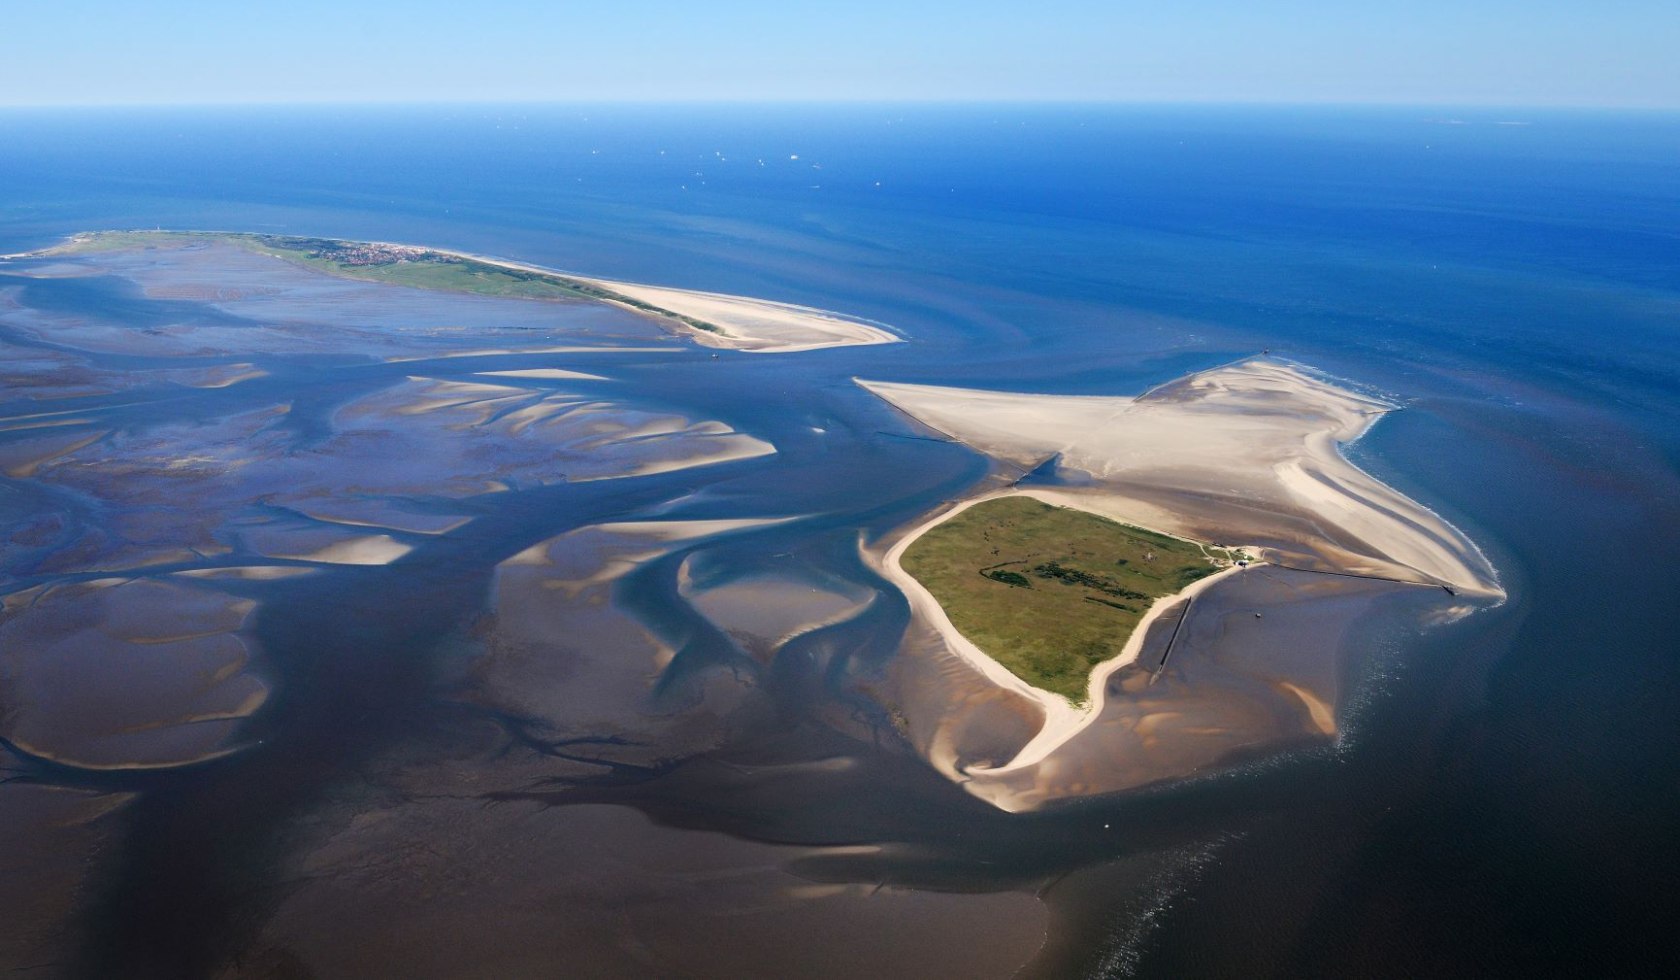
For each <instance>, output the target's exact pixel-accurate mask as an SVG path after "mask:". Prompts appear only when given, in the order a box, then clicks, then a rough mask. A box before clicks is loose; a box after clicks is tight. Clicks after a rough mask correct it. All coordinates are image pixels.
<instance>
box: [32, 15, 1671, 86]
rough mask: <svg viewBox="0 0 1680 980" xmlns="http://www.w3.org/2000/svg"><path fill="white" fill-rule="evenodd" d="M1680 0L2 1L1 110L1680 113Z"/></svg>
mask: <svg viewBox="0 0 1680 980" xmlns="http://www.w3.org/2000/svg"><path fill="white" fill-rule="evenodd" d="M1677 64H1680V0H1596V2H1588V0H1573V2H1559V0H1383V2H1364V0H1339V2H1338V0H1274V2H1268V0H1251V2H1234V0H1179V2H1174V0H1148V2H1134V0H1107V2H1097V0H1036V2H1030V0H1019V2H998V0H969V2H967V3H950V2H944V0H847V2H843V3H834V2H828V0H807V2H801V0H688V2H666V0H594V2H588V3H576V2H570V0H550V2H535V0H529V2H527V0H449V2H438V0H333V2H320V0H285V2H276V3H265V4H260V5H259V4H255V3H251V4H247V3H242V2H239V0H219V2H203V0H150V2H138V0H136V2H132V3H129V2H121V0H103V2H98V0H5V2H4V4H3V7H0V104H12V105H38V104H64V103H71V104H86V103H96V104H117V103H201V102H236V103H237V102H370V101H373V102H386V101H419V102H435V101H486V100H488V101H526V100H531V101H607V100H642V101H646V100H654V101H663V100H696V99H698V100H829V99H840V100H880V99H913V100H949V99H959V100H998V99H1028V100H1033V99H1051V100H1070V99H1071V100H1118V101H1219V102H1229V101H1242V102H1248V101H1260V102H1390V103H1394V102H1399V103H1457V104H1511V105H1516V104H1523V105H1619V106H1662V107H1680V67H1677Z"/></svg>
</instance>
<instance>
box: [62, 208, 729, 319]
mask: <svg viewBox="0 0 1680 980" xmlns="http://www.w3.org/2000/svg"><path fill="white" fill-rule="evenodd" d="M172 238H173V239H191V240H193V241H211V242H222V243H224V244H228V245H234V246H237V247H240V248H245V249H249V250H250V251H253V252H258V253H261V254H263V255H272V256H274V257H275V258H279V259H284V260H286V261H288V262H293V263H296V264H297V265H301V266H304V267H306V268H310V269H315V270H317V271H319V272H325V273H327V274H329V275H334V276H342V277H344V278H347V279H361V280H365V281H367V282H381V283H389V284H391V285H396V286H413V287H415V288H419V289H442V290H449V291H452V292H461V293H476V294H478V295H481V296H507V297H513V298H518V299H588V300H595V301H598V302H605V303H616V304H618V305H620V306H626V307H629V308H631V309H633V310H637V311H640V312H642V313H646V314H649V315H652V316H656V317H663V318H665V319H669V320H674V321H676V322H678V323H681V324H683V325H684V326H687V327H692V328H694V329H695V330H704V331H706V332H708V333H716V334H722V333H724V331H723V330H722V329H721V328H719V327H718V326H717V325H716V324H713V323H708V322H706V321H704V320H701V319H698V318H695V317H691V316H686V315H684V314H681V313H677V312H674V311H672V310H667V309H665V308H663V307H660V306H656V305H654V304H652V303H647V302H644V301H642V300H639V299H635V298H633V297H630V296H625V295H623V294H622V293H618V292H615V291H613V290H611V289H608V288H605V287H603V286H600V285H597V284H596V283H593V282H590V281H588V280H585V279H578V278H574V277H572V276H566V275H561V274H559V273H555V272H546V271H543V270H540V269H526V268H520V267H518V266H514V265H506V264H502V263H500V262H490V261H486V260H483V259H476V258H473V257H471V256H468V255H462V254H460V253H457V252H446V251H441V250H438V249H431V248H420V247H418V246H414V245H393V244H388V243H383V242H350V241H341V240H339V239H336V238H299V237H294V236H288V235H258V234H252V233H246V232H172V231H105V232H94V233H92V234H87V235H78V236H77V237H76V238H75V239H73V240H72V242H71V243H70V245H69V246H68V247H67V248H66V249H65V250H66V251H84V252H86V251H99V250H107V249H114V248H128V247H135V246H145V245H148V244H155V243H156V242H158V241H159V240H168V239H172Z"/></svg>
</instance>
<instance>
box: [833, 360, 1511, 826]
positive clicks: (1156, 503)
mask: <svg viewBox="0 0 1680 980" xmlns="http://www.w3.org/2000/svg"><path fill="white" fill-rule="evenodd" d="M858 383H859V384H860V385H862V386H863V387H865V388H867V389H868V390H870V391H871V392H873V393H875V394H877V395H879V396H880V397H882V398H883V399H885V400H886V401H888V402H889V403H891V404H892V405H894V406H895V407H897V408H899V409H900V410H902V411H903V412H905V413H906V414H907V415H909V416H911V417H912V418H914V419H916V420H918V421H919V422H921V423H923V424H924V425H927V426H928V427H930V428H933V429H935V430H937V431H939V432H941V433H943V434H945V435H947V436H950V437H951V438H953V439H956V440H958V441H961V442H963V443H966V444H968V445H969V446H971V447H973V448H975V449H977V450H979V451H980V452H983V453H986V454H987V455H989V456H992V457H994V458H996V459H999V460H1002V461H1005V462H1007V463H1011V464H1014V465H1016V466H1019V467H1021V468H1022V469H1023V471H1030V470H1032V469H1034V468H1036V467H1038V466H1039V465H1041V464H1043V463H1044V462H1046V461H1047V460H1050V459H1052V458H1055V459H1056V460H1057V467H1058V471H1059V472H1062V473H1064V474H1067V475H1068V476H1070V477H1072V479H1070V481H1069V484H1068V485H1065V486H1057V487H1054V488H1033V489H1017V488H1014V487H1011V488H1007V489H1004V490H1000V491H994V492H991V493H987V494H985V495H983V496H979V497H976V498H973V499H970V500H966V501H962V502H960V503H957V504H956V505H954V506H950V507H947V508H945V509H943V510H942V511H941V512H940V513H938V514H935V515H933V516H932V517H930V518H929V519H927V520H926V521H924V522H922V523H921V524H919V525H917V526H914V527H911V528H909V529H907V530H905V531H903V532H901V533H900V534H899V535H897V536H895V537H894V538H891V539H889V540H886V541H883V542H881V543H880V544H879V545H878V547H877V548H875V549H871V554H870V557H871V559H872V560H873V561H874V563H875V564H876V565H877V566H878V567H879V568H880V569H881V571H882V573H883V574H884V575H886V576H887V577H888V578H889V579H891V580H892V581H893V582H895V583H896V584H897V585H898V586H899V587H900V588H901V589H903V591H904V592H905V594H906V596H907V597H908V598H909V600H910V602H911V605H912V608H913V610H914V612H915V615H916V616H917V617H918V618H919V619H921V620H922V621H923V622H926V623H928V624H929V625H931V626H932V627H933V628H934V629H936V630H937V631H938V633H939V635H940V636H941V637H942V639H943V641H944V644H945V646H946V647H947V648H948V649H949V651H950V652H951V653H953V654H955V655H957V656H958V657H961V658H962V659H963V660H964V661H966V662H967V663H969V664H970V665H972V666H973V667H974V668H975V669H976V670H977V671H978V672H979V673H980V674H982V675H983V676H984V677H986V678H987V679H988V680H989V681H990V682H991V683H993V684H994V685H996V686H997V687H999V688H1002V689H1004V690H1007V691H1010V692H1012V693H1014V694H1017V695H1019V696H1022V697H1025V698H1028V699H1030V700H1032V701H1033V702H1035V703H1036V704H1037V705H1038V706H1039V707H1040V708H1041V709H1042V711H1043V714H1044V722H1043V724H1042V726H1041V727H1040V728H1039V730H1038V733H1037V734H1036V735H1035V736H1034V737H1033V738H1032V739H1030V740H1029V741H1028V742H1027V743H1026V744H1025V745H1024V746H1022V747H1021V748H1020V749H1019V750H1018V751H1017V752H1016V753H1015V754H1014V756H1013V757H1012V758H1009V759H1007V760H998V761H996V762H995V763H991V764H984V765H974V766H970V767H967V768H966V769H962V768H959V767H956V766H954V765H951V766H942V768H949V769H950V771H949V772H948V775H950V776H952V777H953V778H957V779H962V780H968V781H970V783H969V785H970V788H971V790H973V791H975V792H976V793H977V795H981V796H985V797H987V798H990V799H992V800H993V802H995V803H997V804H998V805H1000V806H1004V807H1006V808H1010V809H1015V808H1024V807H1025V806H1030V805H1034V804H1035V803H1036V802H1037V800H1036V799H1034V800H1030V801H1024V800H1023V799H1022V798H1020V797H1018V796H1016V795H1014V794H1013V793H1012V792H1007V791H1003V788H1002V787H1001V786H992V787H990V788H987V787H983V786H981V785H978V784H977V783H979V782H984V781H986V780H988V779H1001V778H1004V777H1011V776H1014V777H1019V776H1021V775H1023V774H1024V771H1025V770H1030V769H1032V768H1033V767H1036V766H1040V765H1042V764H1044V763H1045V762H1046V760H1049V759H1050V758H1051V757H1052V756H1053V755H1054V754H1055V753H1056V752H1057V751H1058V750H1059V749H1061V748H1062V747H1063V746H1064V745H1066V744H1067V743H1068V742H1070V741H1072V740H1073V739H1075V738H1076V737H1077V736H1079V735H1080V733H1081V732H1083V731H1084V730H1085V729H1086V728H1087V727H1088V726H1089V725H1090V724H1091V723H1092V722H1093V721H1094V720H1095V719H1096V718H1097V717H1098V716H1099V715H1100V714H1101V713H1102V711H1103V707H1104V699H1105V697H1106V692H1107V690H1108V687H1109V685H1108V683H1107V681H1108V678H1109V677H1110V675H1111V674H1112V673H1113V671H1114V670H1115V669H1116V668H1117V667H1120V666H1122V665H1124V664H1129V663H1131V662H1132V661H1134V660H1135V659H1136V658H1137V656H1138V652H1139V650H1140V649H1141V647H1142V645H1143V642H1144V638H1145V637H1146V636H1147V634H1148V631H1149V627H1150V625H1151V624H1152V623H1153V622H1154V620H1155V619H1156V618H1158V617H1159V616H1160V615H1161V614H1162V613H1163V612H1164V611H1166V610H1167V609H1169V608H1170V607H1172V606H1173V605H1174V604H1175V603H1176V602H1177V601H1178V600H1180V599H1183V598H1184V597H1185V596H1187V595H1191V594H1194V593H1199V592H1203V591H1206V590H1208V589H1211V588H1213V587H1215V586H1216V585H1218V584H1219V583H1221V582H1223V581H1226V580H1228V579H1230V578H1232V577H1234V576H1238V575H1242V574H1244V573H1245V572H1244V570H1243V569H1239V568H1234V567H1233V568H1229V569H1226V570H1224V571H1222V572H1220V573H1218V574H1216V575H1213V576H1209V577H1208V578H1205V579H1202V580H1200V581H1198V582H1196V583H1194V584H1193V585H1192V586H1190V588H1188V589H1186V590H1184V591H1183V592H1180V593H1178V594H1176V595H1174V596H1169V597H1164V598H1162V599H1159V600H1157V601H1156V602H1155V603H1154V604H1153V605H1152V606H1151V608H1150V610H1149V611H1148V613H1147V615H1146V616H1145V618H1144V620H1143V622H1141V623H1140V624H1139V626H1138V628H1137V629H1136V630H1135V631H1134V633H1133V634H1132V637H1131V639H1130V640H1129V641H1128V642H1127V644H1126V646H1125V648H1124V649H1123V650H1122V651H1120V652H1119V653H1118V654H1117V655H1116V656H1115V657H1114V658H1112V659H1110V660H1109V661H1106V662H1105V663H1103V664H1101V665H1099V666H1098V667H1097V668H1096V669H1095V670H1094V671H1093V672H1092V676H1091V678H1090V683H1089V688H1088V699H1087V704H1086V705H1085V706H1083V707H1081V706H1075V705H1073V704H1071V703H1070V702H1068V701H1067V700H1066V699H1064V698H1061V697H1059V696H1056V695H1052V694H1049V693H1046V692H1044V691H1040V690H1038V689H1036V688H1033V687H1031V686H1030V685H1028V684H1026V683H1025V682H1023V681H1022V680H1020V679H1019V678H1018V677H1016V676H1015V675H1014V674H1012V673H1011V672H1010V671H1009V670H1007V669H1006V668H1004V667H1003V666H1002V665H1001V664H999V663H997V662H996V661H995V660H993V659H992V658H991V657H989V656H987V655H986V654H985V652H984V651H982V650H980V649H979V648H978V647H976V646H975V645H974V644H973V643H972V642H970V641H969V640H968V639H967V638H966V637H964V636H962V635H961V634H960V633H959V632H958V631H957V630H956V628H955V627H954V626H952V624H951V622H950V620H949V618H948V617H947V616H946V615H945V612H944V610H942V609H941V608H940V607H939V604H938V602H937V601H936V600H935V599H934V598H933V596H932V595H931V594H930V593H928V591H927V590H926V589H925V588H923V587H922V586H921V584H920V583H918V582H917V581H916V580H915V579H913V578H912V577H911V576H910V575H909V574H908V573H906V572H905V571H904V570H903V569H902V568H901V567H900V565H899V559H900V557H901V556H902V555H903V554H904V552H905V550H906V549H907V548H908V547H909V546H910V545H911V544H912V543H913V542H914V541H915V540H916V539H917V538H919V537H920V536H921V535H922V534H923V533H925V532H926V531H927V530H928V529H929V528H931V527H934V526H936V525H938V524H939V523H941V522H943V521H945V520H948V519H950V518H951V517H952V516H953V515H955V514H957V513H960V512H961V511H962V510H964V509H966V508H967V507H970V506H973V505H974V504H976V503H979V502H980V501H982V500H989V499H994V498H996V497H1000V496H1008V495H1014V494H1025V495H1028V496H1032V497H1034V498H1036V499H1039V500H1042V501H1044V502H1046V503H1050V504H1056V505H1060V506H1069V507H1076V508H1079V509H1082V510H1087V511H1090V512H1093V513H1097V514H1101V515H1103V516H1106V517H1110V518H1113V519H1115V520H1119V521H1122V522H1124V523H1128V524H1134V525H1137V526H1141V527H1145V528H1148V529H1151V530H1155V531H1159V532H1162V533H1167V534H1173V535H1178V536H1181V537H1185V538H1189V539H1191V540H1198V541H1208V542H1216V543H1220V544H1226V545H1234V546H1240V547H1243V548H1246V549H1248V550H1249V551H1250V552H1251V553H1257V554H1259V555H1261V556H1262V558H1263V559H1264V561H1265V562H1267V563H1269V564H1275V565H1279V566H1285V567H1290V568H1300V569H1305V570H1309V571H1322V572H1335V573H1339V574H1342V575H1354V576H1361V577H1370V578H1374V579H1383V580H1389V581H1393V582H1397V583H1407V584H1415V585H1419V586H1427V587H1432V588H1441V589H1442V590H1444V591H1447V592H1451V593H1453V594H1454V595H1457V596H1461V597H1464V598H1466V599H1468V600H1472V601H1476V602H1489V601H1499V600H1501V599H1503V597H1504V591H1503V590H1502V589H1501V587H1500V585H1499V581H1498V578H1497V576H1496V575H1495V573H1494V570H1493V568H1492V566H1491V565H1490V564H1489V563H1488V561H1487V559H1486V557H1485V556H1483V555H1482V553H1481V551H1480V550H1479V549H1478V548H1477V547H1476V546H1475V544H1474V543H1473V542H1471V541H1470V540H1469V539H1468V538H1467V537H1466V536H1465V535H1464V534H1463V533H1462V532H1460V531H1459V530H1458V529H1457V528H1455V527H1453V526H1452V525H1451V524H1449V523H1447V522H1446V521H1445V520H1443V519H1442V518H1441V517H1440V516H1439V515H1437V514H1435V513H1434V512H1432V511H1430V510H1429V509H1428V508H1426V507H1424V506H1423V505H1421V504H1419V503H1417V502H1416V501H1413V500H1411V499H1410V498H1408V497H1406V496H1404V495H1403V494H1400V493H1399V492H1397V491H1395V490H1394V489H1393V488H1391V487H1388V486H1386V485H1385V484H1383V483H1381V482H1380V481H1378V480H1376V479H1375V478H1373V477H1372V476H1370V475H1369V474H1367V473H1365V472H1364V471H1362V470H1360V469H1359V468H1358V467H1356V466H1354V465H1353V464H1352V463H1351V462H1349V461H1348V460H1347V459H1346V458H1345V457H1344V456H1342V454H1341V451H1340V447H1341V446H1342V445H1345V444H1347V443H1349V442H1352V441H1353V440H1355V439H1357V438H1359V437H1360V436H1361V435H1362V434H1364V433H1365V432H1366V431H1367V430H1368V429H1369V428H1370V426H1371V425H1372V424H1373V423H1374V422H1375V420H1376V419H1377V418H1379V417H1380V416H1381V415H1382V414H1384V413H1386V412H1388V411H1392V410H1394V409H1395V408H1396V407H1397V406H1395V405H1393V404H1391V403H1389V402H1386V401H1383V400H1381V399H1377V398H1373V397H1370V396H1367V395H1363V394H1359V393H1356V392H1353V391H1350V390H1348V389H1345V388H1342V387H1339V386H1337V385H1335V384H1332V383H1330V382H1329V381H1327V380H1324V379H1322V378H1320V377H1317V376H1314V375H1313V374H1310V373H1308V372H1307V371H1306V370H1304V369H1302V368H1301V367H1299V366H1296V365H1292V364H1288V363H1284V362H1279V361H1274V360H1264V359H1256V360H1251V361H1247V362H1244V363H1240V364H1235V365H1231V366H1227V367H1223V368H1218V369H1215V370H1212V371H1207V372H1203V373H1201V374H1196V375H1191V376H1189V377H1186V378H1183V379H1181V380H1179V381H1175V382H1172V383H1171V384H1167V385H1163V386H1161V387H1159V388H1155V389H1153V390H1151V391H1149V392H1146V393H1145V394H1143V395H1141V396H1138V397H1135V398H1128V397H1097V396H1060V395H1032V394H1016V393H1005V392H993V391H975V390H967V389H958V388H941V387H932V386H925V385H907V384H891V383H883V382H869V381H861V380H860V381H859V382H858ZM1443 598H1445V596H1444V595H1443ZM1459 605H1461V606H1463V605H1464V604H1463V603H1460V604H1459ZM1465 608H1469V607H1468V606H1465ZM1301 700H1302V705H1303V708H1302V710H1304V711H1306V712H1308V713H1309V714H1310V715H1311V721H1312V723H1313V725H1314V727H1315V728H1317V729H1318V730H1320V731H1324V730H1327V729H1330V730H1333V718H1332V717H1331V716H1330V712H1329V709H1328V708H1327V706H1326V705H1324V704H1322V703H1319V702H1317V701H1315V700H1313V699H1312V698H1311V697H1310V696H1303V697H1302V698H1301ZM1019 781H1020V780H1019V778H1013V779H1011V780H1010V782H1011V783H1012V784H1014V783H1018V782H1019Z"/></svg>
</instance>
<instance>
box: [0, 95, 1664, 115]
mask: <svg viewBox="0 0 1680 980" xmlns="http://www.w3.org/2000/svg"><path fill="white" fill-rule="evenodd" d="M796 106H823V107H836V108H844V107H858V108H867V107H871V106H881V107H917V106H920V107H952V108H958V107H973V108H984V107H988V106H996V107H1004V106H1007V107H1033V106H1039V107H1067V108H1102V107H1110V108H1209V109H1217V108H1241V109H1273V108H1275V109H1338V108H1340V109H1427V110H1478V111H1487V110H1521V111H1527V112H1567V111H1575V112H1583V111H1584V112H1594V111H1599V112H1639V113H1646V112H1651V113H1667V112H1680V103H1673V104H1670V103H1633V102H1520V101H1518V102H1493V101H1488V102H1477V101H1463V102H1453V101H1412V100H1404V99H1393V100H1388V99H1380V100H1352V99H1319V100H1303V99H1223V98H1221V99H1211V98H1210V99H1121V98H1115V99H1099V98H1060V97H996V98H979V97H952V98H944V97H937V98H935V97H930V98H854V97H834V96H826V97H811V98H683V97H671V98H612V97H605V98H593V99H589V98H554V99H547V98H505V99H503V98H473V99H378V98H375V99H274V100H248V101H221V102H217V101H207V102H206V101H200V102H194V101H179V102H176V101H157V102H0V111H6V110H30V111H50V110H96V109H106V110H122V109H132V110H155V109H381V108H385V109H401V108H409V109H421V108H475V107H479V108H509V107H521V108H539V107H555V108H559V107H588V108H615V107H624V108H633V107H647V108H652V107H690V108H703V107H742V108H746V107H763V108H777V107H796Z"/></svg>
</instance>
